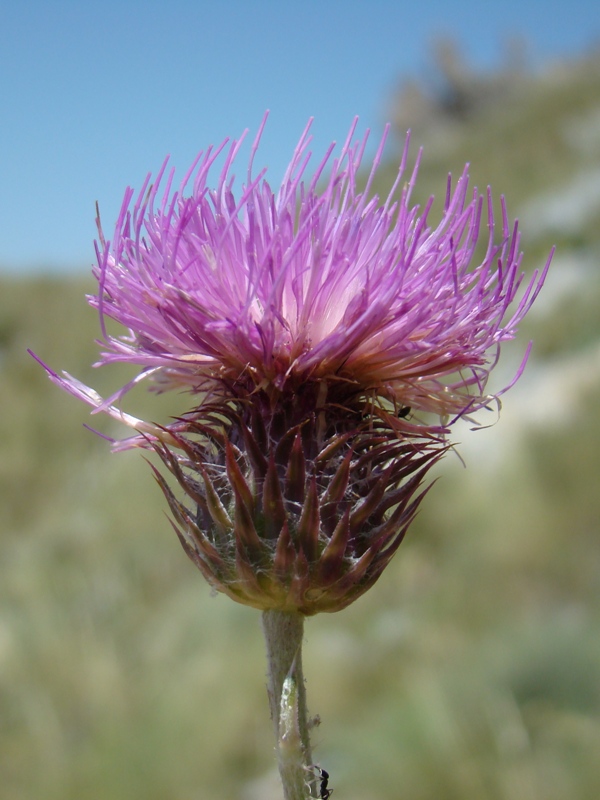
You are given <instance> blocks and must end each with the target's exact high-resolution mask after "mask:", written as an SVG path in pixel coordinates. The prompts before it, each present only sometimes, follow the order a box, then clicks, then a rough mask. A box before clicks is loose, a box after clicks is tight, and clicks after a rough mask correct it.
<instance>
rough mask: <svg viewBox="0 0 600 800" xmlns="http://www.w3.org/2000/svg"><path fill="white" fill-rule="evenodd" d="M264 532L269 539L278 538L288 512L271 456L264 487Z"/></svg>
mask: <svg viewBox="0 0 600 800" xmlns="http://www.w3.org/2000/svg"><path fill="white" fill-rule="evenodd" d="M262 511H263V531H264V536H265V537H266V538H267V539H273V538H277V537H278V536H279V534H280V532H281V530H282V528H283V526H284V525H286V512H285V502H284V497H283V493H282V491H281V482H280V478H279V474H278V471H277V466H276V464H275V459H274V457H273V455H272V454H271V458H270V459H269V466H268V468H267V473H266V475H265V479H264V483H263V487H262Z"/></svg>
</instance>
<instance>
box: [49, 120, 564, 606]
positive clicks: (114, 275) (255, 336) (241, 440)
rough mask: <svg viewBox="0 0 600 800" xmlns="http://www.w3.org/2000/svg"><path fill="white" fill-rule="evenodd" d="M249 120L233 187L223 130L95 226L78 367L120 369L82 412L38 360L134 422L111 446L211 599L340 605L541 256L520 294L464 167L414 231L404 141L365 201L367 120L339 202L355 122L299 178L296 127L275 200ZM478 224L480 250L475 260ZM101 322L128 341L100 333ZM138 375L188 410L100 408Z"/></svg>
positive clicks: (470, 393)
mask: <svg viewBox="0 0 600 800" xmlns="http://www.w3.org/2000/svg"><path fill="white" fill-rule="evenodd" d="M265 121H266V118H265ZM265 121H263V125H262V126H261V128H260V130H259V133H258V135H257V137H256V139H255V141H254V144H253V146H252V150H251V156H250V164H249V167H248V173H247V179H246V184H245V185H243V186H242V187H241V190H240V191H239V194H238V195H237V197H236V194H235V193H234V188H233V183H234V181H233V176H232V175H231V169H232V165H233V162H234V159H235V157H236V154H237V153H238V150H239V147H240V144H241V141H242V139H243V137H242V139H240V140H239V141H237V142H236V141H234V142H232V143H231V144H230V145H229V148H228V149H226V148H227V144H228V142H227V141H225V142H223V144H222V145H221V146H220V147H219V148H217V149H216V150H215V151H213V150H212V149H211V148H209V149H208V150H207V151H206V152H205V153H201V154H200V155H199V156H198V158H197V160H196V162H195V163H194V164H193V165H192V167H191V169H190V170H189V171H188V173H187V174H186V176H185V178H184V180H183V182H182V184H181V186H180V188H179V190H178V191H174V192H173V191H172V184H173V172H172V171H171V172H170V173H169V174H168V175H165V173H166V163H165V164H164V165H163V167H162V169H161V171H160V173H159V175H158V176H157V179H156V180H155V182H154V183H153V184H150V177H148V178H147V180H146V183H145V184H144V186H143V187H142V190H141V191H140V193H139V195H138V198H137V200H136V201H135V203H134V205H133V208H131V203H132V200H133V192H132V190H130V189H128V190H127V192H126V194H125V199H124V202H123V205H122V208H121V213H120V215H119V218H118V221H117V225H116V229H115V233H114V236H113V240H112V242H109V241H106V240H105V239H104V236H103V235H102V230H101V228H100V227H99V230H100V244H99V246H98V248H97V253H98V266H97V268H96V269H95V276H96V278H97V280H98V284H99V292H98V295H97V296H95V297H92V298H90V302H91V303H92V305H94V306H95V307H96V308H97V309H98V311H99V313H100V317H101V323H102V333H103V338H104V343H105V350H104V352H102V354H101V359H100V361H99V365H102V364H109V363H112V362H115V361H123V362H127V363H132V364H136V365H138V366H139V367H141V372H140V374H139V376H138V377H137V378H136V379H135V380H134V381H132V382H131V383H130V384H128V385H127V386H125V387H123V389H122V390H120V392H118V393H117V394H116V395H115V396H113V397H111V398H108V399H106V400H103V399H102V398H100V397H99V396H98V395H97V394H96V393H95V392H94V391H93V390H91V389H89V388H88V387H86V386H84V385H83V384H81V383H79V382H78V381H76V380H75V379H74V378H72V377H71V376H69V375H67V374H66V373H64V374H63V376H59V375H58V374H56V373H55V372H53V371H52V370H50V369H48V368H47V369H48V372H49V374H50V377H51V378H52V380H54V381H55V382H56V383H57V384H59V385H60V386H62V387H63V388H65V389H67V390H68V391H69V392H71V393H72V394H74V395H75V396H77V397H80V398H81V399H84V400H85V401H86V402H88V403H90V404H91V405H92V406H94V407H95V408H96V410H99V411H104V412H107V413H109V414H110V415H111V416H113V417H116V418H118V419H120V420H122V421H123V422H125V423H126V424H128V425H129V426H130V427H132V428H133V429H135V430H136V431H137V434H138V435H136V436H134V437H133V438H130V439H128V440H125V441H124V442H120V443H116V445H115V446H116V447H117V448H123V447H128V446H141V447H149V446H150V447H154V449H155V450H156V451H157V452H158V453H159V455H160V456H161V458H162V460H163V462H164V463H165V464H166V466H167V467H168V469H169V470H170V471H171V472H172V474H173V475H174V476H175V477H176V479H177V480H178V482H179V483H180V485H181V486H182V487H183V489H184V491H185V493H186V495H187V496H188V498H189V499H191V501H192V503H193V507H194V510H193V511H192V510H190V509H189V508H187V507H185V506H183V505H182V504H181V503H180V502H179V501H178V500H177V499H176V498H175V496H174V495H173V493H172V491H171V489H170V488H169V487H168V485H167V484H166V482H165V480H164V479H163V478H162V477H161V476H160V475H158V473H157V476H158V480H159V482H160V483H161V486H162V488H163V490H164V491H165V494H166V496H167V498H168V500H169V503H170V506H171V509H172V511H173V514H174V516H175V519H176V521H177V523H178V526H177V530H178V533H179V536H180V539H181V541H182V544H183V545H184V548H185V549H186V551H187V553H188V555H190V557H191V558H192V559H193V560H194V562H195V563H196V564H197V565H198V566H199V568H200V569H201V571H202V572H203V574H204V575H205V576H206V577H207V579H208V580H209V581H210V582H211V583H212V584H213V585H214V586H215V587H216V588H217V589H219V590H220V591H224V592H226V593H227V594H229V595H230V596H232V597H234V598H235V599H236V600H239V601H240V602H244V603H248V604H250V605H254V606H257V607H259V608H279V609H282V610H298V611H301V612H302V613H305V614H312V613H316V612H317V611H321V610H328V611H330V610H337V609H339V608H343V607H344V606H345V605H347V604H348V603H349V602H352V600H354V599H355V598H356V597H357V596H359V595H360V594H362V593H363V592H364V591H365V590H366V589H367V588H368V587H369V586H371V585H372V583H373V582H374V581H375V580H376V579H377V577H379V575H380V574H381V571H382V570H383V568H384V567H385V565H386V564H387V563H388V562H389V559H390V558H391V556H392V554H393V552H395V550H396V548H397V546H398V545H399V543H400V541H401V540H402V537H403V536H404V533H405V531H406V529H407V527H408V525H409V523H410V521H411V520H412V518H413V517H414V514H415V512H416V509H417V506H418V503H419V501H420V499H421V497H422V494H423V493H422V492H421V494H420V495H419V494H417V491H418V487H419V486H420V484H421V482H422V479H423V477H424V476H425V473H426V472H427V470H428V469H429V468H430V467H431V466H432V464H433V463H435V461H437V459H438V458H439V457H440V456H441V455H442V454H443V452H444V451H445V449H446V447H447V445H446V444H445V441H444V436H445V434H446V432H447V430H448V427H447V426H448V421H449V420H450V421H453V420H456V419H457V418H459V417H461V416H467V415H471V414H472V413H474V412H475V411H477V410H478V409H480V408H482V407H485V406H487V405H488V404H489V403H490V402H491V401H492V400H493V399H494V396H490V395H487V394H486V393H485V389H486V383H487V380H488V377H489V374H490V371H491V369H492V368H493V366H494V365H495V364H496V362H497V360H498V356H499V351H500V346H501V344H502V342H503V341H506V340H509V339H512V338H514V335H515V332H516V329H517V326H518V324H519V322H520V321H521V319H522V318H523V317H524V316H525V314H526V313H527V311H528V309H529V308H530V306H531V304H532V303H533V301H534V300H535V298H536V296H537V294H538V292H539V290H540V288H541V286H542V284H543V281H544V278H545V275H546V272H547V269H548V266H549V262H550V259H548V263H547V264H546V267H545V269H544V270H543V271H542V273H541V274H538V273H535V274H534V276H533V277H532V278H531V280H530V281H529V282H528V283H527V284H526V285H522V283H523V274H522V273H521V271H520V265H521V253H520V252H519V233H518V229H517V224H516V223H515V224H514V227H512V229H511V227H510V225H509V221H508V216H507V213H506V208H505V205H504V201H503V200H502V221H501V226H500V231H499V232H497V231H496V227H495V223H494V218H493V213H492V203H491V195H490V192H489V191H488V197H487V215H486V216H484V213H483V208H484V201H483V198H482V197H481V196H480V195H479V194H478V192H477V190H473V191H469V189H468V176H467V171H466V168H465V171H464V172H463V174H462V175H461V177H460V178H459V179H458V181H457V184H456V186H455V188H454V190H452V187H451V184H450V180H449V181H448V187H447V191H446V201H445V205H444V211H443V214H442V218H441V221H440V222H439V224H438V225H437V226H436V227H431V226H430V225H429V224H428V220H427V217H428V213H429V210H430V207H431V203H432V200H433V199H431V200H430V201H429V202H428V203H427V204H426V206H425V208H424V209H423V211H422V212H420V210H419V208H418V207H411V206H410V196H411V192H412V189H413V187H414V184H415V181H416V177H417V170H418V163H419V159H420V154H419V158H418V159H417V164H416V166H415V167H414V170H413V172H412V175H411V177H410V179H409V180H408V182H407V183H402V175H403V172H404V170H405V166H406V161H407V156H408V138H407V142H406V146H405V148H404V152H403V155H402V160H401V164H400V169H399V172H398V176H397V179H396V181H395V183H394V186H393V188H392V190H391V192H390V194H389V196H388V198H387V199H386V200H385V202H384V203H383V204H380V202H379V200H378V198H377V197H369V189H370V185H371V183H372V180H373V176H374V174H375V171H376V169H377V167H378V165H379V162H380V159H381V155H382V151H383V145H384V142H385V138H386V135H387V129H386V134H385V135H384V137H383V139H382V141H381V144H380V147H379V149H378V151H377V154H376V157H375V159H374V163H373V166H372V168H371V172H370V176H369V178H368V180H367V185H366V187H365V189H364V191H359V190H358V188H357V182H356V178H357V173H358V170H359V167H360V164H361V160H362V157H363V153H364V149H365V145H366V141H367V137H366V136H365V137H364V138H363V140H362V141H359V142H355V141H354V135H355V129H356V124H357V123H356V121H355V122H354V124H353V125H352V127H351V129H350V132H349V134H348V137H347V139H346V142H345V143H344V145H343V147H342V149H341V153H340V155H339V157H337V158H335V159H333V160H332V153H333V149H334V145H332V146H331V148H330V149H329V150H328V152H327V153H326V155H325V157H324V158H323V159H322V161H321V162H320V163H319V165H318V166H317V168H316V170H315V172H314V174H313V176H312V177H311V178H310V180H306V181H305V180H304V176H305V172H306V169H307V164H308V161H309V157H310V153H309V152H308V147H309V143H310V136H309V133H308V131H309V127H310V124H309V126H307V128H306V130H305V131H304V133H303V135H302V137H301V139H300V142H299V144H298V146H297V147H296V150H295V151H294V155H293V157H292V161H291V163H290V165H289V167H288V169H287V172H286V174H285V177H284V179H283V182H282V185H281V187H280V189H279V190H278V192H277V193H275V194H274V193H273V191H272V190H271V188H270V186H269V184H268V183H267V182H266V181H265V180H264V171H263V172H261V173H259V174H258V175H257V176H256V177H255V176H253V174H252V165H253V161H254V157H255V154H256V151H257V148H258V144H259V140H260V136H261V133H262V130H263V127H264V124H265ZM221 153H224V154H225V163H224V166H223V167H222V170H221V173H220V176H219V180H218V182H217V186H216V189H214V190H211V189H209V188H208V185H207V181H208V175H209V170H210V168H211V167H212V166H213V164H214V162H215V160H216V159H217V157H218V156H219V155H220V154H221ZM326 169H328V173H327V177H325V175H326ZM165 181H166V185H165V188H164V189H163V190H162V192H160V193H159V189H160V186H161V183H162V182H165ZM321 182H322V184H323V185H322V188H319V189H318V185H319V186H320V184H321ZM482 217H484V219H485V220H486V221H487V234H486V238H487V247H486V249H485V253H484V254H483V257H482V260H481V263H474V261H475V250H476V247H477V245H478V242H479V239H480V227H481V221H482ZM497 240H498V241H497ZM104 317H110V318H111V319H113V320H116V321H117V322H119V323H121V324H122V325H124V326H125V328H127V329H128V330H129V333H128V335H126V336H120V337H114V336H110V335H108V333H107V331H106V328H105V326H104ZM527 353H528V351H527ZM526 357H527V354H526ZM526 357H525V360H526ZM525 360H524V361H523V364H522V365H521V367H520V369H519V371H518V373H517V376H516V377H515V380H516V379H517V378H518V377H519V375H520V374H521V372H522V370H523V367H524V364H525ZM145 378H147V379H148V380H149V381H151V384H152V386H153V388H155V389H156V390H158V391H165V390H169V389H181V388H183V389H187V390H189V391H190V392H191V393H192V395H193V397H194V399H193V403H192V405H193V408H192V409H191V411H190V412H189V413H188V414H186V415H184V417H182V418H179V419H177V420H175V421H174V422H173V423H171V424H170V425H168V426H166V427H160V426H157V425H154V424H151V423H148V422H144V421H142V420H138V419H136V418H135V417H131V416H129V415H125V414H123V412H121V410H120V409H119V407H118V405H117V404H118V403H119V402H120V400H121V399H122V396H123V395H124V394H125V393H126V392H127V391H128V390H129V389H130V388H131V386H132V385H133V384H134V383H137V382H138V381H139V380H141V379H145ZM513 383H514V381H513ZM510 385H512V384H510ZM508 388H509V387H506V388H505V389H503V390H502V391H501V392H499V393H498V394H497V395H495V397H496V398H497V397H498V396H499V395H500V394H502V393H503V392H504V391H506V389H508Z"/></svg>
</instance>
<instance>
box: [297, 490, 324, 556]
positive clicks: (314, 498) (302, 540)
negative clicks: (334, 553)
mask: <svg viewBox="0 0 600 800" xmlns="http://www.w3.org/2000/svg"><path fill="white" fill-rule="evenodd" d="M320 522H321V519H320V510H319V495H318V489H317V481H316V479H315V476H314V475H313V476H312V478H311V479H310V480H309V481H308V487H307V491H306V495H305V498H304V505H303V506H302V513H301V515H300V519H299V520H298V523H297V527H296V535H297V546H298V551H299V552H300V551H302V552H303V553H304V554H305V555H306V557H307V558H308V560H309V561H314V559H315V558H316V556H317V548H318V540H319V531H320Z"/></svg>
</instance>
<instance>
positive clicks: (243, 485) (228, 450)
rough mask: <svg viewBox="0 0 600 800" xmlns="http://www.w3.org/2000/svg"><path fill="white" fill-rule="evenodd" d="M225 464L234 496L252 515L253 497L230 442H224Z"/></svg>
mask: <svg viewBox="0 0 600 800" xmlns="http://www.w3.org/2000/svg"><path fill="white" fill-rule="evenodd" d="M225 465H226V468H227V478H228V480H229V483H230V484H231V487H232V489H233V491H234V492H235V494H236V498H238V502H239V503H243V504H244V506H245V507H246V508H247V510H248V514H249V515H250V516H252V514H253V513H254V506H255V503H254V497H253V496H252V491H251V490H250V487H249V486H248V483H247V482H246V478H245V477H244V473H243V472H242V470H241V469H240V466H239V464H238V462H237V458H236V456H235V453H234V451H233V447H232V445H231V443H230V442H226V444H225Z"/></svg>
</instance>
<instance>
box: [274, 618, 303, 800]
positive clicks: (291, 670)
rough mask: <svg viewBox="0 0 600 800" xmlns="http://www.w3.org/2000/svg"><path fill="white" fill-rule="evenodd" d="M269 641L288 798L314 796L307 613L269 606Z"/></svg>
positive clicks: (277, 734)
mask: <svg viewBox="0 0 600 800" xmlns="http://www.w3.org/2000/svg"><path fill="white" fill-rule="evenodd" d="M262 625H263V632H264V635H265V642H266V645H267V666H268V685H267V691H268V695H269V706H270V708H271V719H272V720H273V726H274V728H275V741H276V742H277V759H278V762H279V774H280V776H281V781H282V783H283V793H284V798H285V800H306V798H309V797H313V796H314V795H313V794H312V793H311V788H310V785H309V783H308V780H309V778H310V773H309V772H308V771H307V769H306V768H307V767H309V766H310V765H311V764H312V758H311V749H310V741H309V736H308V730H309V724H308V714H307V710H306V690H305V688H304V677H303V675H302V636H303V631H304V616H303V615H302V614H298V613H297V612H288V611H274V610H268V611H264V612H263V616H262Z"/></svg>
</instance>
